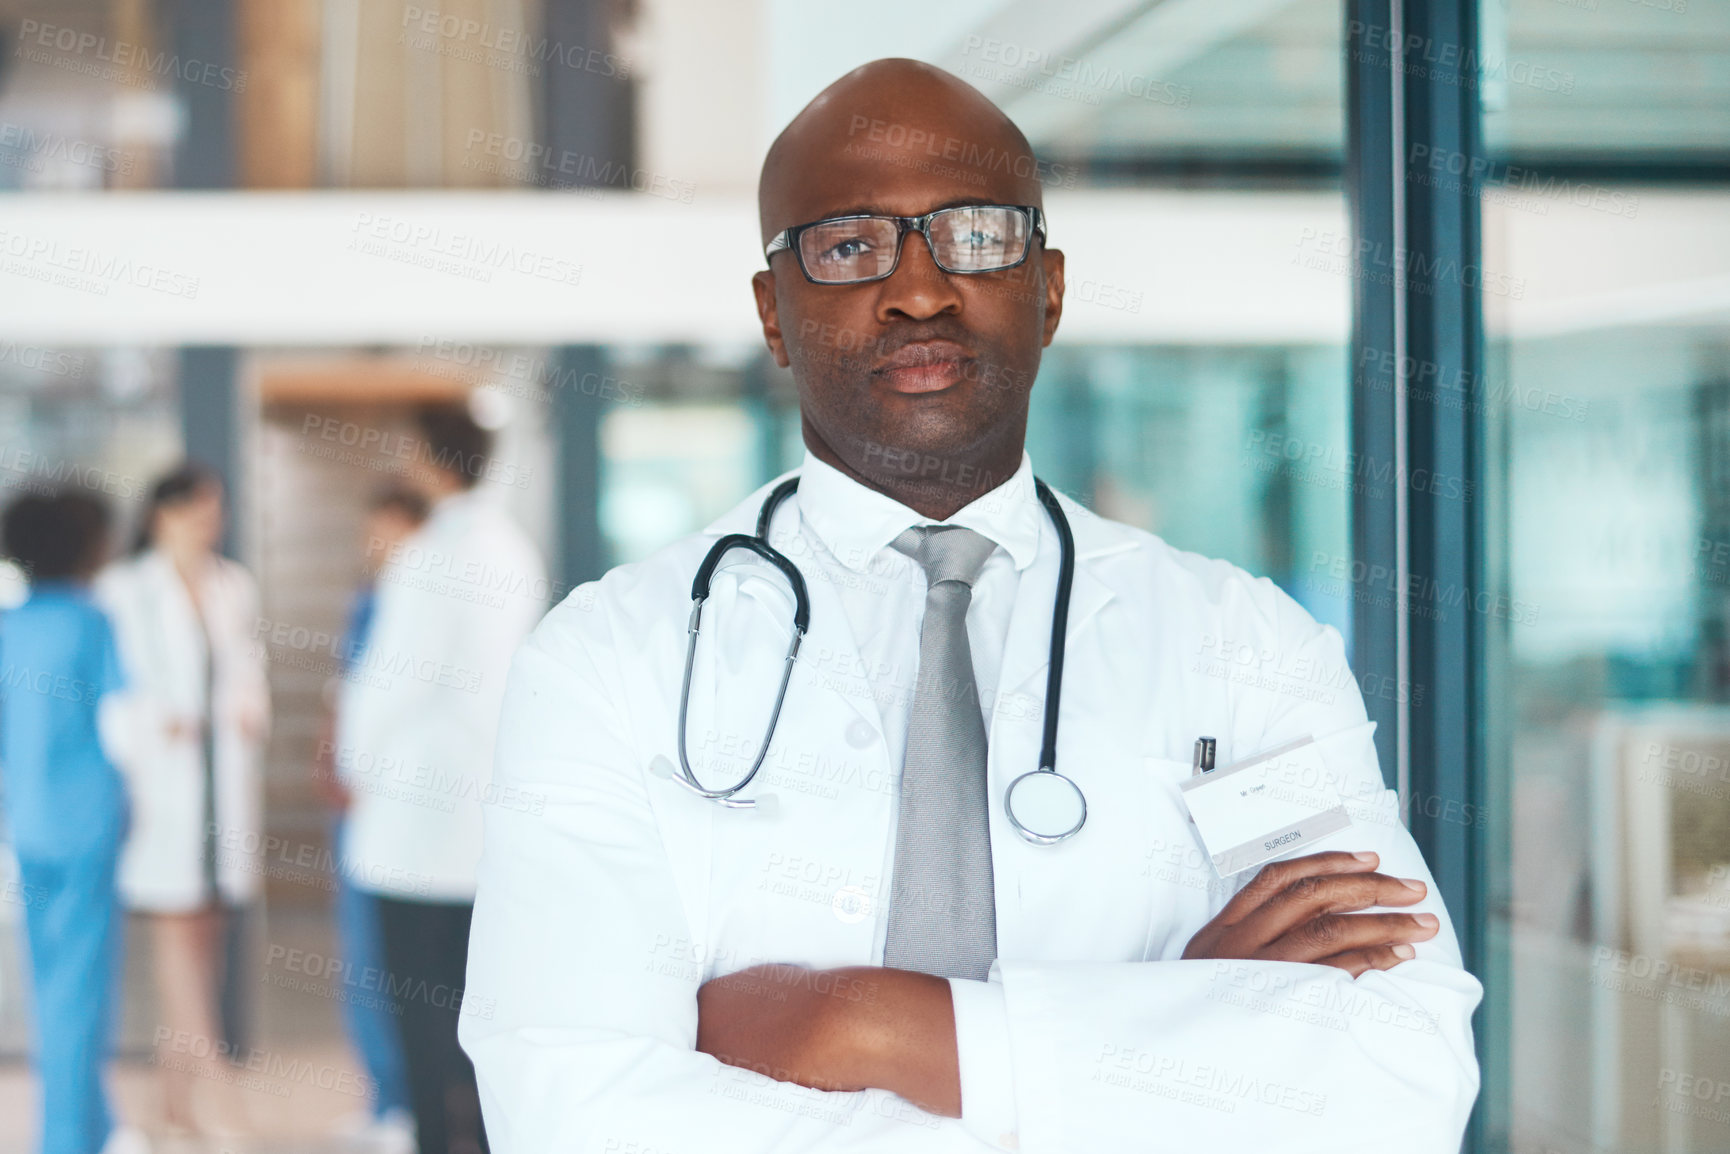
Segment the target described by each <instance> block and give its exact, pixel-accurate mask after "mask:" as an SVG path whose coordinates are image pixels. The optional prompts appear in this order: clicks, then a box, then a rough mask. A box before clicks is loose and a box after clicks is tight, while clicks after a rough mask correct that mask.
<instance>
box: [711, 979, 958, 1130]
mask: <svg viewBox="0 0 1730 1154" xmlns="http://www.w3.org/2000/svg"><path fill="white" fill-rule="evenodd" d="M697 1049H698V1050H701V1051H702V1052H703V1053H705V1054H712V1055H714V1056H715V1057H716V1058H719V1059H720V1060H721V1061H723V1062H725V1063H727V1064H728V1065H730V1066H742V1067H744V1068H746V1069H749V1070H755V1071H757V1072H758V1073H759V1074H763V1075H766V1076H768V1077H770V1078H773V1079H775V1080H776V1081H778V1082H795V1083H797V1084H799V1085H801V1086H810V1087H812V1088H814V1089H818V1090H863V1089H866V1088H867V1087H875V1088H877V1089H882V1090H889V1091H892V1092H894V1093H896V1094H899V1095H901V1097H903V1098H905V1099H907V1100H908V1101H909V1102H912V1103H913V1104H914V1105H916V1106H919V1107H921V1108H923V1109H925V1110H927V1111H930V1112H931V1113H933V1114H942V1115H945V1116H947V1117H950V1118H959V1117H960V1116H961V1073H960V1067H959V1065H958V1063H957V1059H956V1050H955V1007H954V1005H953V1003H952V1002H951V1000H950V996H949V983H948V982H947V981H946V980H944V979H943V978H935V977H932V976H931V975H929V974H919V973H914V972H912V971H910V970H890V969H882V968H879V967H875V966H848V967H844V968H842V969H836V970H807V969H804V968H803V967H800V966H782V965H769V966H752V967H751V968H750V969H747V970H740V971H739V972H738V973H736V974H728V975H727V976H726V977H723V978H715V979H713V980H712V981H708V982H705V983H704V984H703V986H702V988H701V989H699V990H698V991H697Z"/></svg>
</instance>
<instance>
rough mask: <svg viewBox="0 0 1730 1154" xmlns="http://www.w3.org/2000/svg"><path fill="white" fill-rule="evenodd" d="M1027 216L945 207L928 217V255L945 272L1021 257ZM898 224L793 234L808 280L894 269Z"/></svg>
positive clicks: (878, 220) (850, 221)
mask: <svg viewBox="0 0 1730 1154" xmlns="http://www.w3.org/2000/svg"><path fill="white" fill-rule="evenodd" d="M1029 232H1030V227H1029V221H1028V218H1027V214H1026V213H1024V212H1022V211H1020V210H1019V209H1014V208H1006V207H1000V206H996V205H982V206H965V207H962V208H951V209H945V210H944V211H942V212H939V213H937V214H936V215H935V216H933V217H932V218H931V255H932V257H933V258H934V259H935V260H936V261H937V265H938V267H939V268H941V269H943V270H944V271H945V272H991V271H993V270H995V269H1002V268H1008V267H1009V266H1011V265H1013V264H1015V263H1016V262H1018V261H1019V260H1021V258H1022V257H1024V256H1026V255H1027V242H1028V236H1029ZM899 235H900V226H899V225H898V224H897V223H896V221H895V219H894V218H893V217H884V216H860V217H850V218H847V219H845V220H829V221H822V222H820V223H818V224H814V225H812V226H811V227H809V228H807V229H806V230H805V231H804V232H803V233H801V234H800V235H799V255H800V258H801V259H802V261H803V262H804V265H805V271H806V272H807V273H808V274H809V275H810V276H811V278H812V279H813V280H818V281H827V282H833V283H842V282H847V281H861V280H874V279H876V278H878V277H883V276H887V275H889V271H890V269H892V268H894V267H895V247H896V241H897V239H898V237H899Z"/></svg>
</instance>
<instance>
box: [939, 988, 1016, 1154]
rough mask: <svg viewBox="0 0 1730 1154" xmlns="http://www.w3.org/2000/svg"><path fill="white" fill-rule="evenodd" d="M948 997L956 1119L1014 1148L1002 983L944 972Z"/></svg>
mask: <svg viewBox="0 0 1730 1154" xmlns="http://www.w3.org/2000/svg"><path fill="white" fill-rule="evenodd" d="M995 973H996V970H995V969H993V974H995ZM949 999H950V1002H951V1004H952V1006H953V1007H954V1011H955V1051H956V1052H955V1059H956V1065H957V1068H958V1072H959V1073H960V1075H961V1121H962V1125H964V1126H966V1128H967V1130H968V1131H969V1132H970V1133H972V1134H973V1135H974V1136H975V1137H977V1138H980V1139H982V1140H983V1141H986V1142H989V1143H990V1144H991V1145H993V1146H995V1147H997V1148H998V1149H999V1150H1014V1149H1016V1148H1017V1142H1018V1139H1017V1136H1016V1133H1015V1067H1014V1065H1013V1064H1012V1063H1011V1062H1010V1060H1009V1007H1008V1005H1007V1003H1005V1002H1004V1000H1003V983H1002V982H1001V981H983V982H980V981H974V980H972V979H969V978H950V979H949Z"/></svg>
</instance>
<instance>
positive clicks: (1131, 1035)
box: [957, 581, 1482, 1154]
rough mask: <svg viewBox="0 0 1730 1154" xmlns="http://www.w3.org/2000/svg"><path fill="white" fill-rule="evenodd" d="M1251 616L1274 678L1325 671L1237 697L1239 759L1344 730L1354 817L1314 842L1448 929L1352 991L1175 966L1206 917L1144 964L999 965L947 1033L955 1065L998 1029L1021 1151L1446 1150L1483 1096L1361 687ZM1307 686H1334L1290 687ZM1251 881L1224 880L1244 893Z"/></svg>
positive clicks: (1462, 1004) (1282, 609)
mask: <svg viewBox="0 0 1730 1154" xmlns="http://www.w3.org/2000/svg"><path fill="white" fill-rule="evenodd" d="M1253 604H1254V606H1255V612H1254V613H1253V614H1250V615H1249V616H1251V617H1253V618H1255V620H1254V621H1253V622H1252V623H1251V624H1249V625H1246V626H1245V627H1244V629H1245V630H1246V631H1247V634H1248V635H1250V636H1255V635H1256V634H1257V632H1258V631H1259V637H1260V640H1261V641H1262V642H1264V643H1265V644H1267V645H1270V646H1272V647H1273V650H1272V651H1274V652H1277V653H1278V654H1279V655H1280V659H1281V668H1284V669H1301V670H1306V671H1307V670H1317V671H1321V672H1320V674H1319V676H1311V675H1310V674H1308V673H1306V674H1304V676H1303V678H1302V679H1301V681H1300V682H1299V683H1294V684H1293V685H1291V686H1288V687H1287V691H1286V692H1279V691H1277V690H1261V689H1258V690H1255V691H1245V692H1243V693H1241V694H1240V696H1239V697H1238V698H1237V699H1236V700H1235V702H1234V713H1235V714H1236V715H1237V721H1236V723H1235V725H1234V728H1235V729H1237V730H1238V731H1239V732H1240V733H1241V734H1242V735H1243V737H1244V740H1243V741H1242V742H1240V749H1244V750H1245V753H1246V754H1247V753H1248V752H1253V751H1254V750H1257V749H1267V748H1271V747H1273V746H1276V745H1279V744H1282V743H1284V742H1286V741H1289V740H1292V739H1294V738H1297V737H1301V736H1306V735H1311V736H1315V737H1317V738H1318V739H1320V738H1322V737H1324V736H1326V735H1330V734H1331V735H1339V739H1338V745H1339V748H1340V749H1341V751H1342V752H1340V753H1339V754H1338V755H1337V756H1335V757H1334V759H1333V761H1332V765H1334V766H1336V767H1338V774H1337V777H1336V779H1335V783H1334V785H1335V788H1338V789H1339V790H1340V793H1341V797H1342V800H1343V801H1344V802H1345V804H1346V805H1347V808H1348V812H1350V813H1351V814H1352V817H1353V822H1354V824H1353V826H1352V828H1351V829H1349V830H1347V831H1344V832H1342V833H1340V834H1338V835H1336V836H1335V837H1334V838H1333V839H1331V840H1330V841H1329V842H1328V843H1327V844H1326V845H1324V846H1321V847H1318V849H1327V850H1335V849H1339V850H1373V851H1375V852H1376V853H1378V854H1380V855H1381V866H1380V869H1381V870H1382V872H1384V873H1387V874H1390V875H1393V876H1398V877H1411V878H1418V879H1421V880H1423V881H1425V882H1426V883H1427V884H1428V885H1429V887H1430V893H1429V895H1428V896H1427V897H1426V898H1425V900H1424V901H1423V902H1421V903H1420V904H1418V905H1417V906H1415V907H1411V909H1412V910H1413V912H1416V911H1418V910H1425V911H1428V912H1431V913H1434V914H1435V915H1437V916H1438V917H1439V918H1440V919H1441V921H1442V928H1441V932H1440V933H1439V934H1438V935H1437V936H1436V937H1435V938H1433V939H1432V940H1430V941H1429V942H1427V943H1422V944H1420V945H1418V947H1417V957H1416V958H1414V959H1413V960H1411V961H1409V962H1405V963H1403V964H1401V965H1399V966H1397V967H1395V968H1394V969H1392V970H1389V971H1384V972H1370V973H1366V974H1364V975H1363V976H1362V977H1361V978H1358V979H1357V980H1355V981H1354V980H1353V979H1352V978H1351V976H1350V975H1348V974H1347V973H1345V972H1344V971H1342V970H1338V969H1335V968H1332V967H1328V966H1319V965H1298V964H1292V963H1280V962H1254V961H1241V960H1219V961H1213V960H1198V961H1184V960H1181V955H1182V951H1183V948H1184V946H1185V945H1187V943H1188V941H1189V939H1190V938H1191V937H1193V936H1194V934H1195V932H1196V931H1197V930H1199V929H1200V928H1201V925H1200V924H1196V925H1185V926H1179V927H1176V930H1177V932H1175V933H1173V934H1172V935H1171V936H1170V938H1169V939H1168V946H1167V949H1166V951H1165V956H1164V958H1163V959H1162V960H1157V961H1146V962H1135V963H1111V962H1101V963H1068V964H1051V963H1037V962H1005V961H1001V960H1000V961H999V962H998V964H997V969H996V971H994V972H995V974H996V975H997V976H1000V977H1001V979H1002V983H1003V995H1004V996H1003V1011H1002V1012H1003V1017H1002V1019H1000V1020H993V1019H992V1018H991V1017H990V1016H989V1007H990V1006H991V1003H990V1002H989V1001H982V1002H981V1003H980V1005H979V1007H977V1008H978V1009H980V1010H981V1011H983V1012H980V1013H975V1014H973V1015H971V1016H970V1017H967V1018H963V1017H962V1016H960V1015H958V1018H957V1028H958V1031H960V1030H961V1028H962V1026H963V1023H964V1022H965V1023H966V1026H967V1029H968V1035H967V1036H959V1037H958V1048H959V1052H960V1055H961V1061H962V1066H963V1069H964V1070H965V1069H966V1067H967V1064H968V1061H969V1055H970V1054H976V1053H978V1052H980V1051H981V1050H982V1049H985V1048H987V1047H989V1046H991V1045H992V1044H994V1042H993V1039H995V1038H997V1037H999V1036H1000V1034H1001V1032H1002V1031H1004V1030H1007V1033H1008V1037H1009V1046H1008V1051H1009V1059H1010V1060H1009V1067H1010V1071H1009V1074H1008V1078H1009V1081H1010V1086H1011V1092H1012V1093H1013V1096H1014V1101H1015V1106H1014V1114H1015V1120H1014V1126H1015V1128H1016V1131H1017V1134H1018V1138H1019V1148H1020V1150H1021V1151H1023V1152H1024V1154H1047V1152H1055V1151H1087V1150H1105V1149H1130V1148H1146V1147H1147V1146H1148V1144H1150V1143H1151V1144H1154V1145H1156V1146H1159V1147H1161V1148H1170V1149H1187V1150H1207V1151H1210V1152H1211V1154H1237V1152H1243V1154H1250V1152H1255V1154H1264V1152H1265V1151H1269V1150H1279V1151H1281V1152H1282V1154H1297V1152H1300V1151H1327V1152H1329V1154H1360V1152H1361V1154H1384V1152H1385V1151H1390V1150H1399V1151H1402V1152H1433V1154H1454V1152H1455V1151H1457V1150H1458V1149H1459V1143H1460V1138H1461V1135H1462V1133H1463V1131H1464V1128H1465V1124H1466V1120H1467V1116H1468V1114H1469V1112H1470V1110H1471V1106H1472V1102H1473V1100H1474V1098H1475V1097H1476V1094H1477V1088H1478V1070H1477V1063H1476V1059H1475V1057H1474V1053H1473V1045H1472V1030H1471V1015H1472V1012H1473V1010H1474V1009H1475V1008H1476V1006H1477V1004H1478V1002H1479V999H1480V998H1481V996H1482V988H1481V987H1480V985H1479V984H1478V982H1477V980H1476V979H1475V978H1473V977H1472V976H1471V975H1470V974H1468V973H1466V972H1465V971H1464V970H1463V969H1462V968H1461V962H1460V952H1459V946H1458V943H1457V941H1456V939H1455V937H1454V933H1453V929H1452V926H1451V924H1450V923H1449V921H1448V916H1447V911H1446V910H1445V909H1444V908H1443V906H1442V903H1441V901H1440V899H1439V897H1438V896H1437V895H1436V890H1435V883H1434V880H1433V878H1431V876H1430V873H1429V870H1428V869H1427V868H1426V866H1425V864H1424V861H1423V858H1422V856H1421V855H1420V854H1419V852H1418V849H1417V846H1416V845H1415V843H1414V842H1413V841H1412V839H1411V836H1410V835H1409V834H1408V833H1407V832H1406V830H1405V828H1404V826H1403V825H1402V824H1401V822H1400V820H1399V814H1398V804H1397V799H1396V798H1395V796H1394V795H1393V793H1392V792H1391V791H1388V790H1386V789H1384V788H1383V785H1382V780H1381V776H1380V771H1379V770H1378V768H1377V765H1376V760H1375V751H1374V747H1373V745H1372V744H1371V741H1370V734H1371V727H1370V726H1368V725H1367V724H1366V722H1365V713H1364V708H1363V701H1362V698H1361V696H1360V694H1359V692H1358V687H1357V683H1356V682H1355V680H1353V679H1351V678H1350V677H1349V675H1348V676H1341V677H1336V676H1333V673H1332V671H1345V670H1346V664H1345V653H1344V649H1343V646H1342V644H1341V641H1340V637H1339V634H1338V633H1337V632H1336V631H1335V630H1333V629H1331V628H1325V627H1322V626H1318V625H1317V624H1316V623H1315V622H1314V621H1313V620H1312V619H1311V618H1310V617H1309V615H1308V614H1307V613H1305V612H1304V611H1303V610H1302V609H1301V607H1299V606H1298V605H1297V604H1296V603H1295V602H1293V601H1291V599H1290V598H1289V597H1286V595H1285V594H1284V593H1281V592H1279V591H1278V590H1276V589H1274V587H1273V586H1272V585H1271V584H1270V583H1267V582H1266V581H1261V582H1256V583H1255V595H1254V598H1253ZM1317 682H1325V683H1326V684H1328V685H1330V686H1332V685H1338V686H1339V687H1340V688H1338V690H1337V691H1335V692H1332V693H1330V694H1316V693H1311V692H1307V691H1298V692H1294V691H1293V690H1294V689H1296V690H1307V689H1308V688H1313V685H1314V684H1315V683H1317ZM1245 747H1247V748H1245ZM1294 856H1295V855H1294ZM1202 868H1203V869H1209V870H1210V869H1211V867H1210V866H1209V865H1207V864H1205V863H1204V864H1203V866H1202ZM1254 875H1255V871H1253V870H1252V871H1247V872H1246V873H1244V874H1242V875H1240V876H1239V877H1238V878H1236V879H1234V880H1235V881H1236V882H1237V883H1238V887H1237V888H1241V886H1242V885H1243V884H1247V882H1248V881H1249V880H1250V879H1251V878H1253V877H1254ZM1229 896H1230V895H1229V894H1220V895H1218V896H1217V897H1216V898H1215V899H1214V900H1213V902H1212V906H1211V909H1212V912H1213V913H1217V912H1218V911H1219V909H1221V908H1222V907H1223V906H1224V904H1225V902H1226V901H1227V900H1228V899H1229ZM1209 916H1210V917H1211V916H1212V915H1211V914H1210V915H1209ZM999 1076H1000V1077H1002V1076H1003V1075H1001V1074H1000V1075H999ZM966 1106H967V1103H966V1098H965V1094H964V1096H963V1108H964V1112H965V1120H966V1122H967V1124H968V1125H969V1127H970V1128H971V1129H973V1130H974V1132H975V1133H977V1134H980V1136H981V1137H986V1138H989V1137H990V1136H991V1135H992V1134H993V1133H995V1132H998V1130H999V1128H1001V1127H1002V1126H1003V1125H1005V1119H1004V1118H1003V1117H1002V1116H1001V1112H998V1113H996V1114H995V1115H994V1114H991V1113H986V1114H983V1115H982V1116H980V1117H977V1118H976V1117H974V1116H973V1114H972V1112H971V1111H967V1110H966Z"/></svg>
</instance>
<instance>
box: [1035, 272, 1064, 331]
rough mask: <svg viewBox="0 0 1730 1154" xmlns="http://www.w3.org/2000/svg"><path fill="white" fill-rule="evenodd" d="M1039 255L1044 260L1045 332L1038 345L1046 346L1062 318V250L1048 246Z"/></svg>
mask: <svg viewBox="0 0 1730 1154" xmlns="http://www.w3.org/2000/svg"><path fill="white" fill-rule="evenodd" d="M1040 256H1041V258H1042V259H1043V260H1044V262H1045V334H1044V336H1043V338H1042V339H1041V341H1040V347H1041V348H1046V347H1049V346H1050V344H1051V338H1052V337H1054V336H1056V335H1057V322H1058V321H1060V320H1062V319H1063V250H1062V249H1058V248H1048V249H1045V251H1044V252H1042V253H1041V254H1040Z"/></svg>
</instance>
